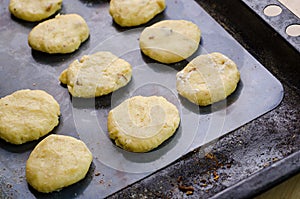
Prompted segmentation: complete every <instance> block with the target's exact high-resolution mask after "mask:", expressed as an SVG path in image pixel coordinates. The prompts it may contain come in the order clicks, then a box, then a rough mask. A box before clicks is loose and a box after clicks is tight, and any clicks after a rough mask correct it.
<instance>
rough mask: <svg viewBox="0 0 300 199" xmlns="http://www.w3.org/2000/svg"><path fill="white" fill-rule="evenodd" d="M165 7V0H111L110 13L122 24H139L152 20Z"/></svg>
mask: <svg viewBox="0 0 300 199" xmlns="http://www.w3.org/2000/svg"><path fill="white" fill-rule="evenodd" d="M165 7H166V3H165V0H151V1H144V0H111V1H110V5H109V13H110V15H111V16H112V17H113V19H114V21H115V22H116V23H117V24H119V25H120V26H124V27H126V26H127V27H128V26H138V25H141V24H144V23H147V22H148V21H150V20H151V19H152V18H154V17H155V16H156V15H157V14H159V13H161V12H162V11H163V10H164V9H165Z"/></svg>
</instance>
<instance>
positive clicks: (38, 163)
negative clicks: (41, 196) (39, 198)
mask: <svg viewBox="0 0 300 199" xmlns="http://www.w3.org/2000/svg"><path fill="white" fill-rule="evenodd" d="M92 159H93V157H92V153H91V152H90V150H89V149H88V148H87V146H86V145H85V144H84V143H83V142H82V141H80V140H78V139H76V138H73V137H70V136H64V135H54V134H53V135H49V136H48V137H46V138H45V139H44V140H42V141H41V142H40V143H39V144H38V145H37V146H36V147H35V148H34V149H33V151H32V152H31V154H30V156H29V158H28V160H27V162H26V180H27V182H28V183H29V184H30V185H31V186H32V187H33V188H34V189H36V190H37V191H39V192H43V193H49V192H52V191H58V190H60V189H61V188H63V187H67V186H69V185H71V184H74V183H76V182H78V181H80V180H82V179H83V178H84V177H85V176H86V174H87V172H88V170H89V167H90V164H91V162H92Z"/></svg>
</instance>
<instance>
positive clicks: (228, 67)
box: [176, 53, 240, 106]
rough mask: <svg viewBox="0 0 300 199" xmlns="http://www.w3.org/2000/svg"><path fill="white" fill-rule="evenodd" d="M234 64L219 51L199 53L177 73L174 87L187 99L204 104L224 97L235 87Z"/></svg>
mask: <svg viewBox="0 0 300 199" xmlns="http://www.w3.org/2000/svg"><path fill="white" fill-rule="evenodd" d="M239 80H240V73H239V71H238V68H237V66H236V64H235V63H234V62H233V61H232V60H231V59H229V58H228V57H226V56H225V55H223V54H221V53H211V54H207V55H200V56H198V57H196V58H195V59H193V60H192V61H191V62H190V63H189V64H187V66H186V67H185V68H184V69H183V70H182V71H180V72H178V73H177V81H176V87H177V91H178V93H179V94H180V95H182V96H183V97H185V98H187V99H188V100H189V101H191V102H193V103H195V104H197V105H200V106H206V105H209V104H212V103H215V102H218V101H221V100H223V99H225V98H226V97H227V96H229V95H230V94H231V93H233V92H234V90H235V89H236V87H237V84H238V82H239Z"/></svg>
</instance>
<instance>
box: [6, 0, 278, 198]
mask: <svg viewBox="0 0 300 199" xmlns="http://www.w3.org/2000/svg"><path fill="white" fill-rule="evenodd" d="M166 2H167V9H166V10H165V11H164V12H163V13H162V14H160V15H158V16H156V17H155V18H154V19H153V20H151V21H150V22H149V23H148V24H146V25H144V26H140V27H136V28H121V27H119V26H118V25H116V24H115V23H113V21H112V19H111V17H110V15H109V14H108V6H109V3H108V1H97V2H95V1H83V0H82V1H70V0H65V1H64V3H63V9H62V10H61V13H78V14H80V15H81V16H82V17H83V18H85V20H86V21H87V23H88V25H89V27H90V38H89V39H88V41H86V42H85V43H84V44H83V45H82V46H81V47H80V49H79V50H78V51H76V52H74V53H72V54H67V55H48V54H45V53H40V52H37V51H33V50H31V49H30V47H29V46H28V44H27V36H28V33H29V32H30V30H31V29H32V28H33V27H34V26H35V25H36V24H37V23H28V22H24V21H21V20H18V19H16V18H14V17H13V16H11V15H10V13H9V12H8V9H7V6H8V1H1V4H0V9H1V10H2V11H3V12H1V18H0V24H1V26H0V37H1V38H2V39H1V41H0V47H1V48H0V51H1V54H0V71H1V73H0V77H1V78H0V97H3V96H5V95H8V94H10V93H12V92H14V91H16V90H19V89H25V88H30V89H42V90H45V91H47V92H48V93H50V94H51V95H53V96H54V98H55V99H56V100H57V101H58V102H59V104H60V106H61V113H62V115H61V118H60V124H59V126H58V127H56V128H55V129H54V130H53V132H52V133H56V134H65V135H71V136H74V137H78V138H80V139H81V140H83V141H84V142H85V143H86V144H87V145H88V147H89V148H90V150H91V151H92V153H93V156H94V160H93V163H92V165H91V168H90V170H89V172H88V174H87V176H86V178H85V179H84V180H82V181H80V182H78V183H76V184H74V185H71V186H69V187H67V188H64V189H62V190H61V191H59V192H54V193H51V194H41V193H38V192H36V191H35V190H33V189H32V188H31V187H30V186H29V185H28V184H27V183H26V179H25V164H26V160H27V158H28V156H29V154H30V152H31V151H32V149H33V148H34V146H35V145H36V144H37V143H38V142H39V141H40V140H39V141H33V142H30V143H27V144H23V145H20V146H15V145H11V144H8V143H5V142H4V141H3V140H1V141H0V154H1V156H0V157H1V159H0V167H1V171H0V187H1V189H0V190H1V194H2V195H3V197H8V196H10V197H12V198H66V197H68V198H72V197H78V198H95V197H97V198H102V197H106V196H109V195H110V194H112V193H115V192H117V191H119V190H121V189H123V188H124V187H126V186H128V185H130V184H132V183H134V182H137V181H138V180H140V179H143V178H144V177H146V176H149V175H151V174H152V173H153V172H156V171H158V170H160V169H162V168H164V167H166V166H167V165H169V164H171V163H172V162H174V161H175V160H177V159H178V158H180V157H182V156H183V155H185V154H186V153H188V152H190V151H192V150H194V149H196V148H199V147H201V146H202V145H204V144H207V143H211V142H212V141H213V140H216V139H217V138H219V137H221V136H223V135H225V134H227V133H228V132H230V131H232V130H234V129H236V128H238V127H240V126H242V125H244V124H245V123H247V122H249V121H251V120H253V119H255V118H257V117H259V116H261V115H262V114H264V113H266V112H268V111H270V110H272V109H273V108H275V107H276V106H277V105H278V104H279V103H280V101H281V100H282V97H283V87H282V85H281V83H280V82H279V81H278V80H277V79H276V78H275V77H274V76H273V75H272V74H271V73H269V72H268V71H267V70H266V69H265V68H264V67H263V66H262V65H261V64H260V63H259V62H258V61H257V60H256V59H255V58H253V57H252V56H251V55H250V54H249V53H248V52H247V51H246V50H245V49H244V48H243V47H242V46H241V45H240V44H239V43H238V42H237V41H236V40H234V39H233V38H232V37H231V36H230V35H229V34H228V33H227V32H226V31H225V30H224V29H223V28H222V27H221V26H220V25H219V24H218V23H217V22H216V21H214V20H213V19H212V18H211V17H210V16H209V15H208V14H207V13H206V12H205V11H204V10H203V9H202V8H201V7H200V6H199V5H198V4H197V3H196V2H194V1H184V0H181V1H179V0H167V1H166ZM164 19H185V20H190V21H192V22H194V23H196V24H197V25H198V26H199V27H200V29H201V31H202V38H201V43H200V47H199V49H198V51H197V52H196V53H195V54H194V55H193V56H192V57H190V58H189V59H187V60H185V61H183V62H180V63H176V64H170V65H164V64H159V63H156V62H154V61H153V60H151V59H149V58H147V57H145V56H144V55H143V54H142V53H141V52H140V50H139V47H138V38H139V34H140V32H141V31H142V30H143V27H145V26H148V25H151V24H153V23H155V22H157V21H160V20H164ZM103 50H108V51H111V52H113V53H114V54H116V55H118V56H120V57H122V58H124V59H126V60H127V61H128V62H130V63H131V64H132V66H133V78H132V81H131V82H130V83H129V84H128V85H127V86H126V87H124V88H122V89H120V90H118V91H116V92H114V93H113V94H110V95H107V96H103V97H99V98H96V99H78V98H72V97H71V96H70V95H69V94H68V91H67V89H66V88H64V87H63V86H61V85H60V83H59V81H58V76H59V74H60V73H61V72H62V71H63V70H64V69H65V68H66V67H67V66H68V65H69V64H70V63H71V62H72V61H73V60H75V59H78V58H80V57H81V56H83V55H85V54H91V53H93V52H96V51H103ZM210 52H221V53H224V54H225V55H227V56H228V57H230V58H231V59H232V60H234V61H235V62H236V64H237V65H238V68H239V70H240V73H241V81H240V83H239V85H238V88H237V90H236V91H235V92H234V93H233V94H232V95H231V96H229V97H228V98H227V100H224V101H222V102H220V103H217V104H214V105H212V106H208V107H201V108H200V107H198V106H195V105H193V104H191V103H189V102H188V101H187V100H185V99H183V98H181V97H180V96H178V94H177V92H176V88H175V75H176V73H177V72H178V71H179V70H181V69H182V68H183V67H184V66H185V65H186V63H188V61H190V60H191V59H192V58H194V57H195V56H197V55H199V54H206V53H210ZM133 95H162V96H164V97H166V98H167V99H168V100H169V101H171V102H173V103H174V104H175V105H176V106H177V107H178V108H179V110H180V114H181V124H180V127H179V129H178V130H177V132H176V134H175V135H174V136H173V137H172V138H171V139H169V140H168V141H167V142H165V143H164V144H163V145H162V146H160V147H159V148H158V149H156V150H153V151H151V152H149V153H142V154H137V153H130V152H126V151H124V150H122V149H120V148H118V147H116V146H115V145H114V144H113V142H111V141H110V140H109V138H108V135H107V129H106V117H107V114H108V112H109V110H110V109H111V108H113V107H114V106H116V105H118V104H119V103H120V102H121V101H123V100H124V99H127V98H128V97H130V96H133Z"/></svg>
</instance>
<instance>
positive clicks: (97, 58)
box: [59, 51, 132, 98]
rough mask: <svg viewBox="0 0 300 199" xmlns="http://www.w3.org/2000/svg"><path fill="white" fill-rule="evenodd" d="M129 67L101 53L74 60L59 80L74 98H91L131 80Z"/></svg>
mask: <svg viewBox="0 0 300 199" xmlns="http://www.w3.org/2000/svg"><path fill="white" fill-rule="evenodd" d="M131 74H132V68H131V65H130V64H129V63H128V62H126V61H125V60H123V59H120V58H118V57H117V56H115V55H113V54H112V53H110V52H106V51H101V52H97V53H95V54H92V55H85V56H83V57H82V58H81V59H80V60H79V61H78V60H75V61H74V62H73V63H71V64H70V66H69V67H68V68H67V69H66V70H64V71H63V72H62V73H61V75H60V77H59V80H60V81H61V82H62V83H63V84H67V86H68V90H69V92H70V93H71V95H72V96H74V97H82V98H91V97H99V96H102V95H106V94H109V93H111V92H113V91H115V90H117V89H119V88H121V87H123V86H125V85H126V84H127V83H128V82H129V81H130V80H131Z"/></svg>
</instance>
